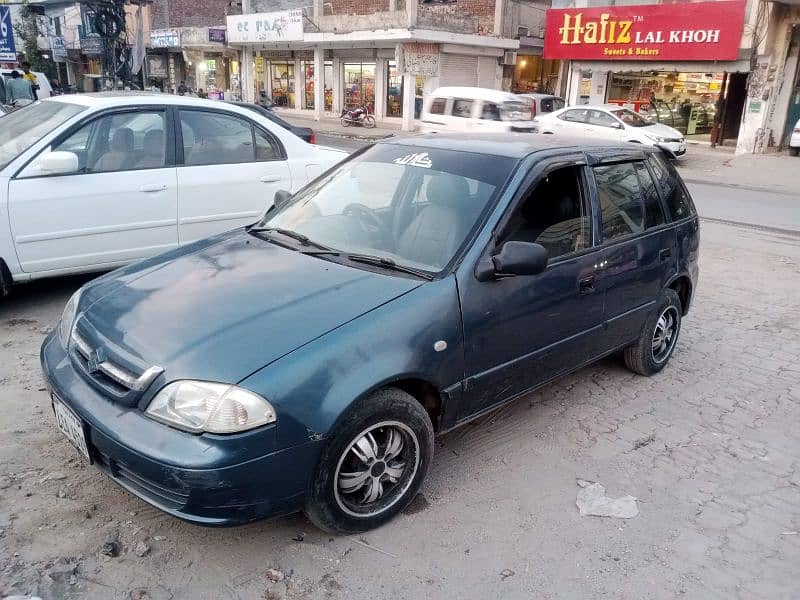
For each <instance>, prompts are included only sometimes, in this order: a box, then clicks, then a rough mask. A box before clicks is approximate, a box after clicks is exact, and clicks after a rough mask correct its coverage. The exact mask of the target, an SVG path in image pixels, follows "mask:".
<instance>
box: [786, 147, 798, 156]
mask: <svg viewBox="0 0 800 600" xmlns="http://www.w3.org/2000/svg"><path fill="white" fill-rule="evenodd" d="M789 156H800V148H789Z"/></svg>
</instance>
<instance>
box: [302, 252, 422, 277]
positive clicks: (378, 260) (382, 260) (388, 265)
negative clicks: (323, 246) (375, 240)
mask: <svg viewBox="0 0 800 600" xmlns="http://www.w3.org/2000/svg"><path fill="white" fill-rule="evenodd" d="M303 254H311V255H320V254H328V255H331V256H339V257H342V258H346V259H347V260H351V261H353V262H361V263H366V264H369V265H375V266H376V267H381V268H383V269H388V270H390V271H399V272H400V273H408V274H409V275H415V276H417V277H421V278H422V279H428V280H431V279H433V275H431V274H430V273H428V272H427V271H423V270H421V269H415V268H414V267H407V266H405V265H399V264H397V263H396V262H395V261H393V260H392V259H391V258H386V257H383V256H374V255H372V254H357V253H354V252H341V251H339V250H324V251H321V252H315V251H313V250H312V251H309V252H303Z"/></svg>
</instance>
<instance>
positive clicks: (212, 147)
mask: <svg viewBox="0 0 800 600" xmlns="http://www.w3.org/2000/svg"><path fill="white" fill-rule="evenodd" d="M180 123H181V133H182V135H183V163H184V165H186V166H198V165H221V164H236V163H247V162H253V161H265V160H276V159H279V158H281V149H280V146H279V145H278V143H277V141H276V140H275V139H274V138H273V137H272V135H270V134H269V133H267V132H265V131H263V130H262V129H260V128H258V127H254V126H253V124H252V123H251V122H250V121H247V120H245V119H242V118H240V117H238V116H234V115H227V114H222V113H216V112H207V111H200V110H191V111H181V118H180Z"/></svg>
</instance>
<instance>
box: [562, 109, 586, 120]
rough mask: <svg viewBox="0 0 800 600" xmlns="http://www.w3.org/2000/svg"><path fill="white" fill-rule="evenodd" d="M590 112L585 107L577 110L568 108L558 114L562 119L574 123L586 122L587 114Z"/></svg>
mask: <svg viewBox="0 0 800 600" xmlns="http://www.w3.org/2000/svg"><path fill="white" fill-rule="evenodd" d="M588 112H589V111H587V110H586V109H585V108H577V109H575V110H568V111H565V112H563V113H561V114H560V115H558V118H559V119H561V120H562V121H571V122H573V123H584V122H585V121H586V114H587V113H588Z"/></svg>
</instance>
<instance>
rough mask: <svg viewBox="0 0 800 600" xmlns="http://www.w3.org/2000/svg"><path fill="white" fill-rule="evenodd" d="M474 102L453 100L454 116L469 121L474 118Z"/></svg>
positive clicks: (460, 99)
mask: <svg viewBox="0 0 800 600" xmlns="http://www.w3.org/2000/svg"><path fill="white" fill-rule="evenodd" d="M472 103H473V100H464V99H462V98H458V99H456V100H453V116H454V117H463V118H465V119H468V118H470V117H471V116H472Z"/></svg>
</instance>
